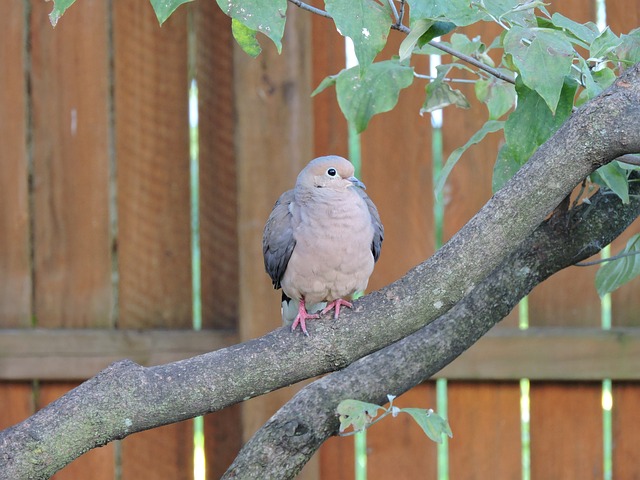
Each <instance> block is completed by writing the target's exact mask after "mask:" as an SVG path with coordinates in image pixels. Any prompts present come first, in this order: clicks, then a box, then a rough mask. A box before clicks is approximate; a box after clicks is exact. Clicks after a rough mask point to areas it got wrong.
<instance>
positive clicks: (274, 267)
mask: <svg viewBox="0 0 640 480" xmlns="http://www.w3.org/2000/svg"><path fill="white" fill-rule="evenodd" d="M292 201H293V190H289V191H287V192H285V193H283V194H282V195H281V196H280V198H279V199H278V200H277V201H276V204H275V205H274V206H273V210H272V211H271V215H269V219H268V220H267V224H266V225H265V227H264V233H263V235H262V254H263V257H264V268H265V269H266V271H267V273H268V274H269V276H270V277H271V281H272V282H273V288H280V287H281V285H280V281H281V280H282V277H283V276H284V272H285V271H286V269H287V264H288V263H289V259H290V258H291V253H292V252H293V249H294V248H295V246H296V241H295V239H294V238H293V227H292V225H291V212H290V211H289V206H290V205H291V202H292Z"/></svg>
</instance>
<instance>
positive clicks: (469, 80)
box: [413, 72, 477, 83]
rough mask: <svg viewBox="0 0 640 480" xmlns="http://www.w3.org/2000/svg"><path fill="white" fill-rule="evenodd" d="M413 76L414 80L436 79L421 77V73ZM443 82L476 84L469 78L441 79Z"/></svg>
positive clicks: (428, 76)
mask: <svg viewBox="0 0 640 480" xmlns="http://www.w3.org/2000/svg"><path fill="white" fill-rule="evenodd" d="M413 76H414V77H416V78H422V79H424V80H436V78H437V77H434V76H431V75H423V74H421V73H415V72H414V73H413ZM442 81H443V82H452V83H453V82H457V83H476V82H477V80H472V79H470V78H448V77H445V78H443V79H442Z"/></svg>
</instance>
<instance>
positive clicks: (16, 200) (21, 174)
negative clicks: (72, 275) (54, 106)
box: [0, 2, 31, 327]
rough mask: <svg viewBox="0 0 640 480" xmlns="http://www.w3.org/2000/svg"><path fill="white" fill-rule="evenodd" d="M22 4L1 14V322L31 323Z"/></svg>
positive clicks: (6, 324)
mask: <svg viewBox="0 0 640 480" xmlns="http://www.w3.org/2000/svg"><path fill="white" fill-rule="evenodd" d="M24 26H25V16H24V5H23V3H21V2H11V3H10V4H7V5H5V11H4V13H3V15H2V16H1V18H0V32H2V42H0V65H7V66H9V65H10V66H11V67H10V68H3V72H2V75H0V135H1V137H0V138H2V140H1V141H0V158H1V159H2V175H0V305H2V307H3V308H2V316H1V317H0V325H1V326H2V327H26V326H29V324H30V322H31V272H30V268H31V267H30V258H29V257H30V238H29V200H28V190H27V189H28V185H27V178H28V172H29V170H28V164H27V162H28V159H27V132H26V128H25V127H26V125H27V121H26V108H27V100H28V99H27V96H26V93H27V88H26V85H25V77H24V70H25V68H26V67H25V52H26V48H25V45H24V40H23V38H24V37H23V35H24Z"/></svg>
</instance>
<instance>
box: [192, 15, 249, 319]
mask: <svg viewBox="0 0 640 480" xmlns="http://www.w3.org/2000/svg"><path fill="white" fill-rule="evenodd" d="M194 10H195V15H196V21H195V27H196V34H197V47H196V48H197V58H196V62H197V64H196V80H197V82H198V92H199V109H198V110H199V130H200V133H199V138H200V229H201V236H200V239H201V250H202V302H203V303H202V308H203V314H202V317H203V326H206V327H209V328H212V327H215V328H234V327H237V320H238V288H239V286H238V250H237V245H238V231H237V224H236V217H237V210H238V208H237V199H236V164H235V152H234V126H235V114H234V109H233V42H234V40H233V37H232V35H231V19H230V18H229V17H227V16H226V15H225V14H224V13H222V11H221V10H220V8H219V7H218V6H217V5H216V4H215V2H206V3H204V2H197V3H195V4H194Z"/></svg>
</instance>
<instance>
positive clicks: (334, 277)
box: [262, 155, 384, 336]
mask: <svg viewBox="0 0 640 480" xmlns="http://www.w3.org/2000/svg"><path fill="white" fill-rule="evenodd" d="M354 171H355V169H354V166H353V164H352V163H351V162H349V161H348V160H347V159H345V158H342V157H339V156H337V155H328V156H323V157H318V158H316V159H314V160H312V161H311V162H309V163H308V164H307V166H306V167H305V168H304V169H303V170H302V171H301V172H300V174H299V175H298V177H297V179H296V183H295V186H294V188H293V189H292V190H288V191H286V192H284V193H283V194H282V195H281V196H280V198H278V200H277V201H276V203H275V205H274V207H273V210H272V211H271V214H270V215H269V218H268V220H267V223H266V225H265V227H264V232H263V236H262V253H263V256H264V266H265V270H266V271H267V274H268V275H269V276H270V277H271V281H272V283H273V287H274V288H275V289H278V288H282V320H283V323H284V324H285V325H288V324H291V330H292V331H295V330H296V327H297V326H298V325H300V329H301V330H302V332H303V333H304V334H305V335H307V336H308V335H309V333H308V331H307V326H306V321H307V320H309V319H315V318H319V317H320V315H324V314H325V313H328V312H330V311H331V310H334V318H338V317H339V315H340V309H341V308H342V307H347V308H353V304H352V303H351V302H349V301H347V300H345V297H350V296H352V295H353V294H354V293H356V292H363V291H364V290H365V289H366V288H367V284H368V282H369V277H370V276H371V273H372V272H373V267H374V264H375V262H377V260H378V258H379V257H380V249H381V247H382V241H383V240H384V227H383V226H382V222H381V221H380V215H379V214H378V209H377V208H376V206H375V204H374V203H373V201H372V200H371V199H370V198H369V196H368V195H367V194H366V192H365V188H366V187H365V185H364V184H363V183H362V182H361V181H360V180H359V179H357V178H356V177H355V176H354ZM317 312H320V313H319V314H318V313H317Z"/></svg>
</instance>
